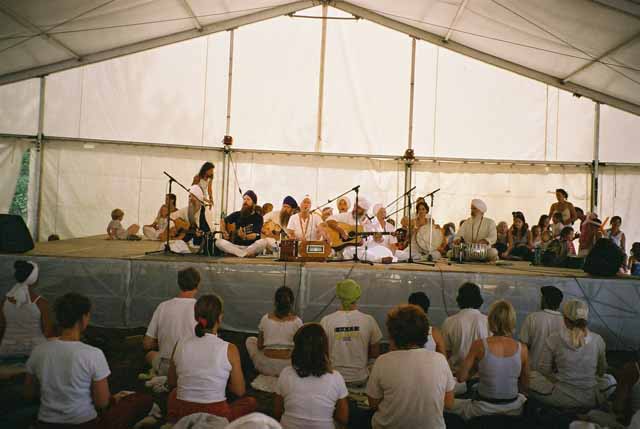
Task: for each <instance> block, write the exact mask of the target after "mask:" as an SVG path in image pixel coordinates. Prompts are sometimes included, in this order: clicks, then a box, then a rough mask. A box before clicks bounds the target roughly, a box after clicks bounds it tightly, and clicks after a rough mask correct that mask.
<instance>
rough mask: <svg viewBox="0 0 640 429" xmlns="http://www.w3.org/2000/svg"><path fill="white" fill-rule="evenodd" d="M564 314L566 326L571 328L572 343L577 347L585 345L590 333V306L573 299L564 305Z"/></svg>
mask: <svg viewBox="0 0 640 429" xmlns="http://www.w3.org/2000/svg"><path fill="white" fill-rule="evenodd" d="M562 314H563V316H564V320H565V326H566V327H567V329H568V330H569V337H570V339H571V344H572V345H573V347H575V348H580V347H582V346H584V345H585V342H586V340H585V338H586V337H587V334H588V333H589V330H588V329H587V325H588V322H587V318H588V317H589V316H588V315H589V307H588V306H587V305H586V304H585V303H584V302H582V301H580V300H577V299H572V300H570V301H567V302H565V304H564V306H563V307H562Z"/></svg>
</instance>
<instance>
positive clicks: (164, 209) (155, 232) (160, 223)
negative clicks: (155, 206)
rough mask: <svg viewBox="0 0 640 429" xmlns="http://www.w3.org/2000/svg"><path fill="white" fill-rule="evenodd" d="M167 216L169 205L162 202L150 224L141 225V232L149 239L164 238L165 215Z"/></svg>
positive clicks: (165, 228)
mask: <svg viewBox="0 0 640 429" xmlns="http://www.w3.org/2000/svg"><path fill="white" fill-rule="evenodd" d="M168 216H169V207H168V206H167V205H166V204H163V205H162V206H161V207H160V210H158V215H157V216H156V218H155V220H154V221H153V223H152V224H151V225H145V226H143V227H142V233H143V234H144V236H145V237H147V238H148V239H149V240H165V239H166V238H167V236H166V235H165V231H166V230H167V225H168V223H167V217H168Z"/></svg>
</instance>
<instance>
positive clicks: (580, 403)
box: [529, 371, 616, 409]
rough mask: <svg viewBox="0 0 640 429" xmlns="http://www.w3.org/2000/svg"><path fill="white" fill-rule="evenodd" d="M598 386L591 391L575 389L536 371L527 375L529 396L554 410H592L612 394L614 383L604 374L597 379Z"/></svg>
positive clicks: (610, 377) (611, 378) (611, 377)
mask: <svg viewBox="0 0 640 429" xmlns="http://www.w3.org/2000/svg"><path fill="white" fill-rule="evenodd" d="M597 381H598V385H597V386H596V387H594V388H593V389H577V388H575V387H572V386H568V385H566V384H562V383H558V382H554V381H552V380H550V379H549V378H547V377H546V376H544V375H543V374H541V373H539V372H537V371H531V373H530V374H529V396H531V397H532V398H535V399H536V400H538V401H540V402H542V403H543V404H545V405H549V406H551V407H555V408H561V409H568V408H569V409H571V408H593V407H595V406H596V405H598V404H600V403H603V402H604V401H605V400H606V398H607V397H608V396H610V394H611V393H613V391H614V390H615V389H614V386H615V385H616V381H615V379H614V378H613V376H611V375H609V374H605V375H604V376H603V377H597Z"/></svg>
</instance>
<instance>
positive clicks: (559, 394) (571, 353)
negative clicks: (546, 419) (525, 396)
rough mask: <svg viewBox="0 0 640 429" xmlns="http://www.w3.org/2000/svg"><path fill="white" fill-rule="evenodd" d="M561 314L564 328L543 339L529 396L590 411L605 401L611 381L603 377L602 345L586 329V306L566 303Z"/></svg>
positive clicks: (544, 401)
mask: <svg viewBox="0 0 640 429" xmlns="http://www.w3.org/2000/svg"><path fill="white" fill-rule="evenodd" d="M562 314H563V316H564V324H565V326H566V328H567V329H564V330H562V331H560V332H556V333H554V334H552V335H551V336H549V337H548V338H547V340H546V342H545V348H544V352H543V353H542V356H541V358H540V362H539V363H538V371H532V372H531V377H530V379H531V382H530V395H531V396H532V397H534V398H535V399H537V400H538V401H540V402H542V403H544V404H545V405H549V406H552V407H557V408H562V409H587V408H593V407H595V406H596V405H597V404H599V403H602V402H603V401H604V400H605V399H606V396H607V395H608V394H609V393H610V392H609V389H610V388H611V387H612V385H613V381H614V380H613V377H611V376H610V375H607V374H605V371H606V369H607V358H606V354H605V353H606V350H605V344H604V341H603V339H602V337H600V335H598V334H596V333H594V332H591V331H589V329H588V328H587V320H588V316H589V307H588V306H587V304H585V303H584V302H582V301H579V300H577V299H574V300H570V301H568V302H566V303H565V304H564V306H563V308H562Z"/></svg>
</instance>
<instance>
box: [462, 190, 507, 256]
mask: <svg viewBox="0 0 640 429" xmlns="http://www.w3.org/2000/svg"><path fill="white" fill-rule="evenodd" d="M486 212H487V205H486V204H485V202H484V201H482V200H480V199H473V200H471V217H470V218H469V219H467V220H465V221H464V223H463V224H462V226H461V227H460V230H459V231H458V234H456V238H455V240H454V241H453V242H454V244H460V243H461V242H464V243H466V244H482V245H485V246H487V259H488V260H489V261H495V260H496V259H498V251H497V250H496V249H494V248H492V247H491V246H492V245H493V243H495V242H496V239H497V238H498V237H497V236H498V233H497V229H496V223H495V222H494V221H493V219H490V218H488V217H485V216H484V214H485V213H486Z"/></svg>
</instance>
